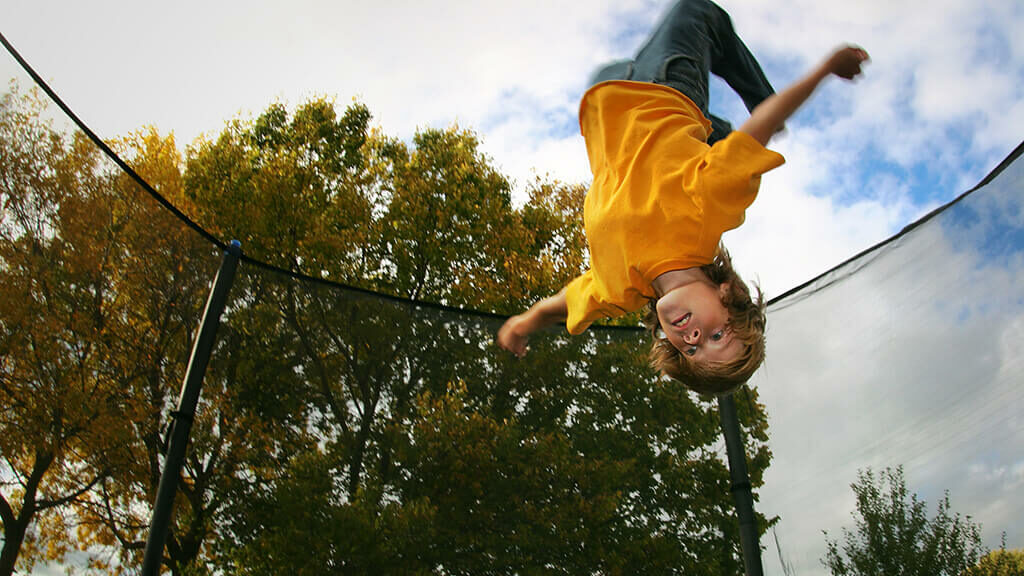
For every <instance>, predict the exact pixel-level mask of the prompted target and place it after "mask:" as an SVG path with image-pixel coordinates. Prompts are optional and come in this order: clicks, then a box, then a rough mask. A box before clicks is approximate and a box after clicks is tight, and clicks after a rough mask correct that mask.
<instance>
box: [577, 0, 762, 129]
mask: <svg viewBox="0 0 1024 576" xmlns="http://www.w3.org/2000/svg"><path fill="white" fill-rule="evenodd" d="M709 73H714V74H715V75H716V76H718V77H720V78H721V79H722V80H725V82H726V84H728V85H729V86H730V87H731V88H732V89H733V90H735V91H736V93H737V94H739V96H740V98H742V99H743V103H744V105H746V107H747V110H753V109H754V107H756V106H757V105H758V104H760V103H761V101H762V100H764V99H765V98H767V97H768V96H771V95H772V94H773V93H774V92H775V91H774V90H773V89H772V86H771V84H769V83H768V79H767V78H765V76H764V72H763V71H762V70H761V65H760V64H758V63H757V60H756V59H755V58H754V56H753V55H752V54H751V53H750V50H748V49H747V47H746V45H744V44H743V41H742V40H740V38H739V36H737V35H736V31H735V30H733V27H732V20H730V19H729V14H727V13H726V12H725V10H722V9H721V8H720V7H719V6H718V5H717V4H715V3H714V2H711V1H710V0H679V2H677V3H676V5H675V6H673V7H672V9H671V10H669V12H668V14H666V15H665V18H663V19H662V21H661V22H660V23H659V24H658V26H657V27H656V28H655V29H654V32H653V33H652V34H651V36H650V38H648V40H647V43H646V44H645V45H644V47H643V48H641V49H640V51H639V52H638V53H637V55H636V57H635V58H634V59H633V60H621V61H618V62H613V63H611V64H608V65H606V66H604V67H602V68H601V69H599V70H598V71H597V73H596V74H594V76H593V77H592V78H591V82H590V83H591V85H593V84H597V83H598V82H603V81H605V80H634V81H637V82H653V83H655V84H663V85H665V86H670V87H672V88H675V89H676V90H679V91H680V92H682V93H683V94H685V95H686V96H687V97H689V98H690V100H693V102H694V103H695V104H696V105H697V107H698V108H700V110H701V112H703V113H704V115H705V116H707V117H708V119H709V120H711V126H712V129H713V132H712V135H711V137H710V138H709V139H708V143H709V144H712V143H714V142H715V141H717V140H720V139H722V138H724V137H725V136H726V135H727V134H728V133H729V132H731V131H732V126H731V125H730V124H729V122H728V121H726V120H723V119H722V118H719V117H717V116H715V115H713V114H710V113H709V112H708V75H709Z"/></svg>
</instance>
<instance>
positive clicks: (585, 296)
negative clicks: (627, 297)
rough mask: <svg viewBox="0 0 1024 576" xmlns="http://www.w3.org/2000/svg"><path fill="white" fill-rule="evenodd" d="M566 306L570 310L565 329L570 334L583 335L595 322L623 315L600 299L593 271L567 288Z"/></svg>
mask: <svg viewBox="0 0 1024 576" xmlns="http://www.w3.org/2000/svg"><path fill="white" fill-rule="evenodd" d="M565 304H566V308H568V316H567V317H566V319H565V327H566V329H567V330H568V331H569V333H570V334H582V333H583V331H584V330H586V329H587V328H588V327H589V326H590V325H591V324H592V323H593V322H594V321H595V320H600V319H601V318H608V317H610V316H615V315H617V314H621V312H619V311H618V310H617V309H615V308H614V307H612V308H609V307H607V306H605V305H604V304H602V302H601V301H600V299H598V297H597V292H596V290H595V287H594V273H593V271H592V270H587V271H586V272H584V273H583V274H581V275H580V276H578V277H577V278H576V279H575V280H573V281H572V282H570V283H569V284H568V286H566V287H565Z"/></svg>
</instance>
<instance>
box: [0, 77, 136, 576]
mask: <svg viewBox="0 0 1024 576" xmlns="http://www.w3.org/2000/svg"><path fill="white" fill-rule="evenodd" d="M44 110H45V104H44V103H43V101H42V100H41V99H40V97H39V96H38V95H37V93H36V92H34V91H32V92H29V93H27V94H25V95H21V94H19V92H18V89H17V87H16V86H12V89H11V92H9V93H8V94H6V95H4V96H3V99H2V100H0V150H2V151H3V153H2V154H0V173H2V174H3V177H2V178H0V192H2V194H0V197H2V198H3V209H2V211H0V455H2V463H0V490H2V491H0V521H2V524H3V530H4V542H3V551H2V554H0V574H3V575H7V574H11V573H12V572H13V570H14V569H15V568H16V566H21V567H23V568H25V569H30V568H31V566H32V565H33V564H34V563H35V562H36V561H38V560H57V559H60V558H62V557H63V555H64V554H65V553H66V552H67V551H68V549H69V543H68V539H67V537H66V534H67V532H68V531H69V530H71V529H73V527H74V518H73V514H71V513H70V509H71V507H72V506H73V505H75V504H77V503H78V502H79V501H80V500H81V499H82V498H83V497H84V495H85V494H87V493H88V492H89V491H90V490H92V489H94V488H95V486H96V485H97V484H98V483H100V482H102V481H103V479H104V478H106V477H107V473H108V470H107V468H106V466H105V465H104V463H103V462H102V459H90V458H88V457H87V456H88V455H90V454H92V455H99V454H105V453H107V452H109V450H110V448H111V447H112V446H116V444H117V440H118V437H117V432H118V430H119V426H118V423H119V422H121V421H123V418H122V416H123V413H122V411H121V410H122V407H123V403H124V397H123V394H122V391H121V390H120V389H119V388H118V386H117V383H116V381H115V379H114V378H113V377H112V372H111V362H112V359H113V358H114V356H115V355H116V351H115V349H116V343H115V338H114V336H113V334H114V331H115V326H116V325H117V323H118V322H119V316H120V314H121V313H122V312H123V302H122V301H120V300H119V299H118V297H117V294H116V292H115V291H113V290H112V289H111V282H110V280H111V278H110V276H109V271H110V270H111V269H113V268H115V267H116V266H117V260H118V258H119V254H118V253H117V251H116V250H111V249H110V246H111V238H112V237H113V236H114V235H115V234H116V230H117V228H118V225H119V220H118V216H117V211H116V210H115V209H113V202H112V198H111V196H110V195H108V194H105V193H104V190H106V183H107V182H108V177H109V175H108V174H107V173H105V172H104V171H103V170H102V167H101V166H100V164H99V163H98V162H97V156H96V155H95V153H94V150H93V147H92V146H91V145H90V144H89V143H87V142H86V141H85V140H84V138H82V137H81V136H80V135H76V136H74V137H72V138H66V137H64V136H63V135H62V134H60V133H58V132H56V131H54V130H53V128H52V126H51V124H50V123H49V122H47V121H45V120H42V118H43V117H44V114H43V112H44Z"/></svg>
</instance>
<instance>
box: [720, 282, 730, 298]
mask: <svg viewBox="0 0 1024 576" xmlns="http://www.w3.org/2000/svg"><path fill="white" fill-rule="evenodd" d="M731 293H732V284H730V283H728V282H722V283H721V284H719V285H718V297H719V298H721V299H722V301H723V302H725V301H726V299H727V298H728V297H729V295H730V294H731Z"/></svg>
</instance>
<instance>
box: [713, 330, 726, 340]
mask: <svg viewBox="0 0 1024 576" xmlns="http://www.w3.org/2000/svg"><path fill="white" fill-rule="evenodd" d="M722 338H725V330H719V331H718V332H715V333H714V334H712V335H711V340H712V341H714V342H718V341H719V340H721V339H722Z"/></svg>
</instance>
